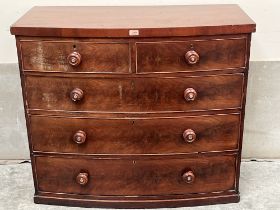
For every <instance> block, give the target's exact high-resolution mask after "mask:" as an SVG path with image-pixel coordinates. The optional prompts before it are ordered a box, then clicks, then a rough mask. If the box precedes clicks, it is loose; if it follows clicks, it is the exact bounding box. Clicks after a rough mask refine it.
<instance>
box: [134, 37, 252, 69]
mask: <svg viewBox="0 0 280 210" xmlns="http://www.w3.org/2000/svg"><path fill="white" fill-rule="evenodd" d="M246 43H247V41H246V39H245V38H244V37H240V38H228V39H224V38H222V37H221V38H218V39H214V38H213V39H211V38H210V37H209V38H208V39H197V40H196V39H195V38H194V39H193V40H188V41H171V40H169V41H167V40H166V41H158V42H137V43H136V50H137V72H138V73H148V72H158V73H159V72H184V71H201V70H204V71H205V70H213V69H226V68H240V67H244V66H245V60H246ZM194 50H195V51H194ZM194 52H195V53H196V54H197V55H196V56H194V55H195V54H194ZM190 58H194V61H189V59H190ZM186 59H187V60H186ZM190 62H192V64H190Z"/></svg>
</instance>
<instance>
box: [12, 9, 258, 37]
mask: <svg viewBox="0 0 280 210" xmlns="http://www.w3.org/2000/svg"><path fill="white" fill-rule="evenodd" d="M254 31H255V23H254V22H253V21H252V20H251V19H250V18H249V17H248V16H247V15H246V14H245V13H244V12H243V11H242V10H241V9H240V8H239V6H237V5H192V6H123V7H120V6H118V7H100V6H98V7H93V6H48V7H33V8H32V9H31V10H30V11H29V12H27V13H26V14H25V15H24V16H23V17H22V18H20V19H19V20H18V21H17V22H16V23H15V24H13V25H12V26H11V33H12V34H14V35H24V36H56V37H164V36H197V35H217V34H240V33H251V32H254Z"/></svg>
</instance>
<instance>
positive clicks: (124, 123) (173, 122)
mask: <svg viewBox="0 0 280 210" xmlns="http://www.w3.org/2000/svg"><path fill="white" fill-rule="evenodd" d="M239 125H240V115H239V114H230V115H214V116H197V117H177V118H163V119H161V118H150V119H146V118H144V119H141V118H140V119H139V118H130V119H124V118H119V119H104V118H103V119H102V118H101V119H94V118H64V117H41V116H31V127H30V128H31V132H32V145H33V151H35V152H39V151H40V152H55V153H59V152H62V153H75V154H172V153H193V152H207V151H209V152H210V151H225V150H236V149H238V139H239V131H238V130H239ZM46 127H47V129H48V132H46ZM186 129H192V130H193V131H195V132H196V135H197V137H196V141H194V142H192V143H186V142H185V140H184V138H183V133H184V131H185V130H186ZM78 130H82V131H84V132H86V138H87V140H86V142H85V143H84V144H80V145H77V144H76V143H75V142H73V140H72V138H73V135H74V134H75V133H76V132H77V131H78Z"/></svg>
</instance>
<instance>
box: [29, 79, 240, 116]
mask: <svg viewBox="0 0 280 210" xmlns="http://www.w3.org/2000/svg"><path fill="white" fill-rule="evenodd" d="M77 88H78V89H77ZM190 89H192V90H193V91H195V92H196V97H194V93H192V94H193V95H192V99H194V100H186V99H189V96H190V95H189V94H190V92H188V90H190ZM242 90H243V74H235V75H220V76H204V77H186V78H122V79H118V78H108V79H106V78H60V77H36V76H27V77H26V92H27V102H28V108H30V109H44V110H68V111H105V112H166V111H196V110H213V109H216V110H217V109H227V108H240V107H241V101H242ZM70 95H71V96H70ZM185 96H188V97H185Z"/></svg>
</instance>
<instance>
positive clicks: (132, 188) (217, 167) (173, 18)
mask: <svg viewBox="0 0 280 210" xmlns="http://www.w3.org/2000/svg"><path fill="white" fill-rule="evenodd" d="M73 11H75V12H76V13H75V14H76V15H75V18H74V19H73V18H65V15H67V17H74V16H69V13H72V12H73ZM93 11H94V12H93ZM105 11H107V12H108V13H107V14H106V18H104V17H105V15H104V14H105ZM109 11H110V12H109ZM140 13H141V16H139V14H140ZM162 13H165V14H166V15H165V19H162V17H163V16H162V15H161V14H162ZM79 14H83V15H79ZM102 14H103V15H102ZM117 14H122V15H120V16H117ZM186 14H188V15H186ZM209 14H211V15H209ZM213 14H217V15H213ZM90 17H91V18H90ZM139 17H141V18H139ZM62 20H63V21H62ZM148 20H149V21H148ZM153 20H154V21H153ZM254 30H255V23H254V22H253V21H252V20H251V19H250V18H248V16H246V14H245V13H243V12H242V11H241V10H240V9H239V8H238V7H237V6H235V5H211V6H209V5H207V6H164V7H137V8H136V7H114V8H113V7H35V8H34V9H32V10H31V11H30V12H29V13H28V14H27V15H26V16H24V17H23V18H22V19H21V20H19V21H18V22H17V23H16V24H14V25H13V26H12V27H11V32H12V33H13V34H15V35H17V36H16V38H17V49H18V57H19V68H20V75H21V82H22V89H23V90H22V93H23V100H24V106H25V115H26V125H27V131H28V138H29V147H30V154H31V161H32V170H33V177H34V186H35V196H34V201H35V202H36V203H46V204H57V205H70V206H85V207H107V208H111V207H115V208H155V207H179V206H193V205H206V204H216V203H227V202H238V201H239V192H238V191H239V186H238V185H239V174H240V161H241V148H242V136H243V126H244V115H245V101H246V87H247V79H248V67H249V55H250V41H251V34H250V33H251V32H253V31H254ZM117 37H118V38H117Z"/></svg>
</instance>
